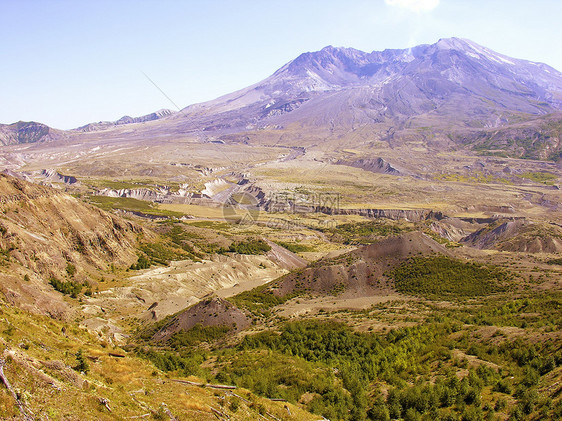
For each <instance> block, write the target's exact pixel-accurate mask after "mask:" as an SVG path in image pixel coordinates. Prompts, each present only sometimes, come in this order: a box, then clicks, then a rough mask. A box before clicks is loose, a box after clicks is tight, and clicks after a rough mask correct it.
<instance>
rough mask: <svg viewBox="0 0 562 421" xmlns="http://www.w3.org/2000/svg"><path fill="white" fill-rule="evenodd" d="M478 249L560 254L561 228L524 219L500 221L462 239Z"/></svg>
mask: <svg viewBox="0 0 562 421" xmlns="http://www.w3.org/2000/svg"><path fill="white" fill-rule="evenodd" d="M461 241H462V242H463V243H465V244H469V245H471V246H473V247H476V248H479V249H495V250H501V251H513V252H527V253H562V226H560V225H558V224H555V223H539V222H533V221H528V220H524V219H518V220H511V221H510V220H500V221H496V222H494V223H492V224H490V225H488V226H487V227H484V228H482V229H480V230H478V231H476V232H474V233H472V234H470V235H469V236H467V237H465V238H463V239H462V240H461Z"/></svg>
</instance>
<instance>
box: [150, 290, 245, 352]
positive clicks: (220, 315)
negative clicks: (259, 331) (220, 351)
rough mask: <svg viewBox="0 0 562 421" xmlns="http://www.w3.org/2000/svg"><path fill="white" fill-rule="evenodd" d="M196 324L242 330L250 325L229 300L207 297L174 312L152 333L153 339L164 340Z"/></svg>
mask: <svg viewBox="0 0 562 421" xmlns="http://www.w3.org/2000/svg"><path fill="white" fill-rule="evenodd" d="M197 324H200V325H202V326H203V327H207V326H227V327H231V328H232V329H235V330H242V329H245V328H246V327H248V326H249V325H250V319H249V318H248V316H246V314H244V313H243V312H242V311H241V310H239V309H238V308H237V307H235V306H234V305H233V304H231V303H230V302H228V301H226V300H223V299H222V298H219V297H209V298H207V299H205V300H202V301H200V302H198V303H197V304H195V305H194V306H191V307H189V308H187V309H186V310H184V311H182V312H180V313H178V314H176V315H175V316H174V317H172V318H171V319H170V320H169V322H168V323H166V324H165V326H164V327H162V328H161V329H160V330H158V331H157V332H156V333H155V334H154V336H153V339H154V340H155V341H165V340H167V339H169V338H170V337H171V336H172V335H173V334H174V333H177V332H180V331H187V330H189V329H191V328H193V327H194V326H195V325H197Z"/></svg>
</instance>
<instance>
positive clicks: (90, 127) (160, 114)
mask: <svg viewBox="0 0 562 421" xmlns="http://www.w3.org/2000/svg"><path fill="white" fill-rule="evenodd" d="M174 113H175V112H174V111H172V110H168V109H161V110H158V111H155V112H153V113H150V114H146V115H143V116H140V117H129V116H128V115H126V116H123V117H121V118H120V119H119V120H116V121H99V122H97V123H89V124H86V125H84V126H81V127H78V128H77V129H74V130H75V131H80V132H92V131H96V130H105V129H108V128H111V127H114V126H120V125H123V124H131V123H145V122H147V121H153V120H159V119H161V118H164V117H167V116H169V115H172V114H174Z"/></svg>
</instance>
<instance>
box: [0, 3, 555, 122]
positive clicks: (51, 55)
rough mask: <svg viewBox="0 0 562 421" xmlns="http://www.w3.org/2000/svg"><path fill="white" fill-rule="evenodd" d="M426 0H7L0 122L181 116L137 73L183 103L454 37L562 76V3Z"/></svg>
mask: <svg viewBox="0 0 562 421" xmlns="http://www.w3.org/2000/svg"><path fill="white" fill-rule="evenodd" d="M421 1H422V2H425V3H426V4H427V5H428V7H427V8H426V9H425V10H419V8H418V10H417V11H414V10H411V8H410V9H408V8H406V7H399V6H398V5H390V4H389V3H393V2H394V3H408V2H410V3H411V2H414V3H415V2H416V0H386V1H385V0H368V1H367V0H346V1H331V0H284V1H274V0H269V1H268V0H253V1H251V0H244V1H242V0H240V1H236V0H229V1H227V0H186V1H180V0H159V1H156V0H154V1H147V0H145V1H143V0H136V1H133V0H111V1H108V0H94V1H85V0H84V1H81V0H66V1H63V0H44V1H33V0H0V92H1V95H2V97H1V98H2V99H1V101H0V123H11V122H14V121H18V120H26V121H27V120H35V121H40V122H43V123H46V124H48V125H50V126H53V127H57V128H63V129H68V128H73V127H77V126H80V125H83V124H86V123H88V122H93V121H99V120H116V119H118V118H120V117H121V116H123V115H131V116H138V115H143V114H147V113H149V112H152V111H155V110H157V109H159V108H174V107H173V105H172V104H170V103H169V101H168V100H167V99H166V98H165V97H164V96H163V95H162V94H161V93H160V92H159V91H158V90H157V89H156V88H155V87H154V86H153V85H151V83H150V82H149V81H148V80H147V79H146V78H145V76H144V75H143V74H142V72H144V73H146V74H147V75H148V76H150V78H151V79H152V80H153V81H154V82H155V83H156V84H158V86H159V87H160V88H161V89H162V90H163V91H164V92H166V94H167V95H168V96H170V97H171V98H172V99H173V100H174V102H175V103H176V104H178V105H179V106H180V107H184V106H187V105H189V104H192V103H196V102H201V101H206V100H210V99H213V98H215V97H217V96H220V95H222V94H225V93H228V92H231V91H234V90H236V89H240V88H243V87H245V86H247V85H250V84H253V83H255V82H258V81H259V80H261V79H264V78H266V77H267V76H269V75H270V74H272V73H273V72H274V71H275V70H276V69H278V68H279V67H281V66H282V65H283V64H285V63H286V62H288V61H290V60H292V59H293V58H295V57H296V56H298V55H299V54H300V53H302V52H305V51H315V50H319V49H321V48H322V47H324V46H326V45H334V46H345V47H354V48H357V49H360V50H364V51H373V50H382V49H385V48H407V47H409V46H412V45H416V44H421V43H434V42H436V41H437V40H438V39H439V38H445V37H451V36H457V37H463V38H469V39H471V40H473V41H475V42H477V43H479V44H482V45H485V46H487V47H489V48H492V49H493V50H496V51H498V52H500V53H503V54H506V55H509V56H512V57H516V58H524V59H529V60H534V61H542V62H545V63H547V64H550V65H551V66H553V67H555V68H557V69H558V70H562V30H561V25H560V16H562V1H560V0H533V1H531V0H470V1H469V0H440V1H438V0H421ZM437 3H438V4H437ZM432 7H433V8H432ZM431 8H432V9H431ZM427 9H431V10H427Z"/></svg>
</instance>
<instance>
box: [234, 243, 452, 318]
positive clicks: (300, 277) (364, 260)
mask: <svg viewBox="0 0 562 421" xmlns="http://www.w3.org/2000/svg"><path fill="white" fill-rule="evenodd" d="M435 253H439V254H446V255H448V254H449V252H448V250H447V249H446V248H445V247H443V246H442V245H440V244H438V243H437V242H435V241H434V240H433V239H431V238H430V237H429V236H427V235H425V234H423V233H421V232H409V233H406V234H403V235H400V236H396V237H390V238H387V239H384V240H381V241H379V242H377V243H375V244H370V245H367V246H363V247H360V248H358V249H356V250H353V251H351V252H349V253H345V254H342V255H340V256H338V257H336V258H331V259H321V260H319V261H317V262H314V263H313V264H311V265H310V266H308V267H307V268H305V269H302V270H298V271H296V272H292V273H290V274H287V275H285V276H283V277H281V278H280V279H278V280H277V281H275V282H272V283H271V284H269V285H267V286H265V287H261V288H258V289H259V291H257V290H253V291H248V292H246V293H242V294H240V295H239V296H237V297H235V299H234V301H235V302H236V303H237V304H240V305H241V306H244V305H249V306H250V307H252V300H257V301H260V300H261V302H264V303H265V302H267V303H268V304H271V305H277V304H281V303H282V302H283V301H285V300H287V299H289V298H292V297H294V296H297V295H302V294H313V295H338V296H342V297H349V298H352V297H358V296H368V295H376V294H383V293H388V292H392V291H393V285H392V282H391V281H390V280H388V279H386V278H385V276H384V273H385V272H386V271H388V270H389V269H392V268H394V267H396V266H397V265H398V264H399V263H401V262H402V261H404V260H406V259H408V258H409V257H414V256H418V255H428V254H435ZM261 294H265V296H266V297H265V298H264V297H260V295H261Z"/></svg>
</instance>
